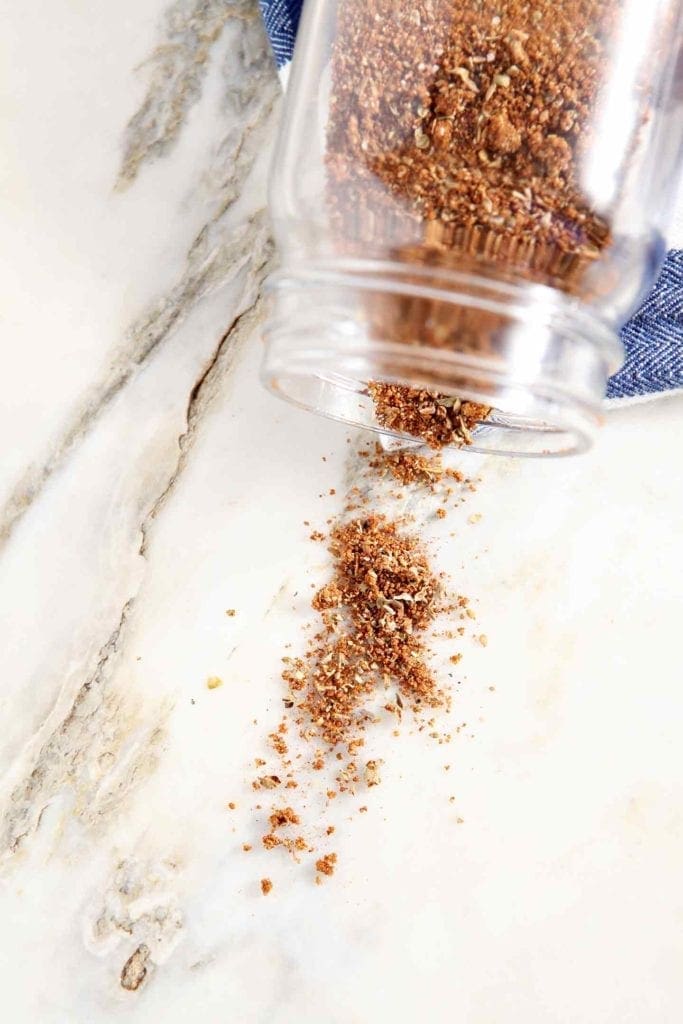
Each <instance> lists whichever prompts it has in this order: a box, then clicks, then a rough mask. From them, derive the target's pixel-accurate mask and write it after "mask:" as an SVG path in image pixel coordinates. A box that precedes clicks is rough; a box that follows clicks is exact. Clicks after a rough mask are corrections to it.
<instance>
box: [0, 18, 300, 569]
mask: <svg viewBox="0 0 683 1024" xmlns="http://www.w3.org/2000/svg"><path fill="white" fill-rule="evenodd" d="M219 9H220V10H221V11H222V12H223V14H222V17H219ZM256 13H257V5H256V3H255V0H253V2H252V0H237V2H236V3H234V4H230V5H229V6H228V7H227V8H226V5H225V3H223V2H220V0H217V2H209V3H206V2H197V3H193V4H186V3H182V2H181V3H179V4H177V5H176V6H175V7H174V8H173V9H172V11H171V12H170V13H169V15H168V19H169V20H168V25H169V26H174V25H175V26H176V27H175V29H174V31H176V32H178V33H180V34H181V36H182V35H183V33H185V34H188V33H189V34H190V35H191V36H192V38H193V39H195V44H196V45H190V43H189V42H186V45H185V46H180V43H179V42H178V41H177V46H178V50H177V53H175V56H174V60H173V63H172V65H169V64H165V65H164V67H165V71H164V73H163V74H161V73H158V74H157V73H155V74H154V75H153V77H152V83H151V84H150V88H149V91H148V94H147V97H146V98H145V100H144V102H143V105H142V107H141V108H140V110H139V111H138V113H137V114H136V115H135V117H134V118H133V119H132V122H131V124H132V123H135V124H136V129H135V138H136V139H137V140H138V143H137V144H138V146H141V145H142V141H141V140H142V139H143V138H145V139H146V140H147V147H146V150H145V153H146V154H147V155H149V154H152V153H153V154H155V155H156V156H159V155H160V154H161V153H162V152H165V151H166V149H167V148H168V146H170V144H171V142H172V141H173V140H175V139H176V138H177V137H178V135H179V133H180V131H181V129H182V126H183V123H184V117H185V115H186V113H187V109H189V108H185V107H184V106H182V105H181V106H180V107H179V106H178V103H177V100H176V99H174V98H173V88H172V86H173V82H174V81H176V79H178V80H179V81H181V82H185V83H187V82H189V81H192V82H194V86H193V90H194V91H193V92H192V95H193V97H194V99H193V102H196V100H197V99H198V98H199V91H200V82H201V76H199V77H197V69H196V67H195V65H196V64H197V62H198V59H199V58H198V54H200V53H201V61H199V63H200V65H201V67H202V68H204V69H205V66H206V62H207V60H208V57H209V49H208V48H209V46H210V43H211V42H213V41H215V40H216V39H217V38H218V36H219V35H220V28H222V26H223V24H224V23H225V22H226V21H227V20H228V19H229V18H234V19H236V24H237V25H238V27H239V37H238V40H237V41H236V45H235V46H233V47H231V49H230V53H229V55H228V57H227V58H226V60H225V61H224V63H223V65H222V69H221V70H222V76H223V80H224V90H225V100H224V104H225V115H226V116H225V122H224V124H223V125H221V127H222V128H223V130H224V135H223V137H222V138H218V139H217V142H216V144H215V147H214V157H213V161H212V164H211V166H210V167H209V168H208V170H205V171H202V172H201V173H200V183H201V185H202V187H203V188H204V189H205V191H207V192H208V194H209V195H210V199H211V202H210V215H209V217H208V219H207V221H206V223H205V224H204V226H203V227H202V228H201V230H200V231H199V232H198V233H197V235H196V237H195V238H194V240H193V242H192V244H191V246H190V248H189V250H188V253H187V258H186V268H185V271H184V273H183V274H182V276H181V278H180V279H179V280H178V281H177V282H176V283H175V284H174V285H172V286H171V287H170V288H169V290H168V291H167V292H166V293H165V294H163V295H161V296H160V297H159V299H158V300H157V301H156V302H155V303H153V304H152V306H151V307H150V308H149V309H148V310H147V311H145V312H144V313H142V314H141V315H140V316H139V317H138V319H137V320H136V321H135V322H134V323H133V324H131V326H130V328H129V329H128V331H127V332H126V337H125V339H124V340H123V341H122V343H121V345H120V347H119V351H118V353H116V354H115V355H114V356H113V358H112V360H111V363H110V366H109V368H108V370H107V372H106V374H105V375H104V377H103V378H102V379H101V380H100V381H98V382H97V383H96V384H94V385H93V386H92V387H91V388H90V390H89V392H88V393H87V394H86V395H84V397H83V400H82V402H81V404H80V407H79V408H78V409H77V410H76V412H75V413H74V414H73V415H72V416H71V417H70V419H69V421H68V422H67V423H66V424H65V425H64V427H63V430H62V432H61V435H60V436H59V437H58V438H56V439H55V441H54V444H53V446H52V450H51V451H50V452H49V453H48V454H47V456H46V458H45V459H44V461H43V462H42V463H40V464H34V465H32V466H30V467H29V468H28V470H27V471H26V472H25V474H24V476H23V477H22V478H21V479H20V480H19V481H18V482H17V484H16V485H15V487H14V488H13V490H12V492H11V494H10V496H9V498H8V499H7V501H6V502H5V504H4V507H2V508H1V509H0V550H2V547H3V546H4V544H5V543H6V542H7V541H8V539H9V538H10V536H11V535H12V532H13V530H14V527H15V526H16V524H17V523H18V522H19V521H20V519H21V518H22V516H23V515H24V514H25V512H26V511H27V509H28V508H30V506H31V505H32V504H33V502H34V501H35V500H36V498H37V497H38V496H39V495H40V493H41V491H42V489H43V487H44V485H45V483H46V482H47V481H48V480H49V479H50V477H51V476H52V474H53V473H54V472H55V471H56V470H57V469H59V467H60V466H61V465H62V464H63V462H64V460H65V458H66V457H67V456H68V455H69V453H70V452H71V451H72V450H73V447H74V446H75V445H77V444H78V442H79V439H81V438H82V437H83V436H84V434H85V433H86V432H87V431H88V429H89V428H90V427H91V426H92V425H93V423H94V422H95V420H96V419H97V417H98V416H99V415H100V414H101V413H102V412H103V410H104V409H105V408H107V406H108V405H109V403H110V402H111V401H112V399H113V398H114V397H115V396H116V395H117V394H118V393H119V392H120V391H121V390H122V389H123V388H124V387H125V386H126V384H127V383H128V382H129V381H130V380H131V378H132V377H133V376H134V374H135V373H136V372H137V371H138V370H139V369H140V367H141V366H143V365H144V364H145V363H146V361H147V360H148V359H149V357H150V355H151V354H152V353H153V352H154V351H155V350H157V349H158V348H159V346H161V345H163V343H164V341H165V340H166V339H167V338H168V336H169V333H170V332H171V331H172V329H173V328H174V326H176V325H177V324H178V323H179V322H180V321H182V320H183V319H184V318H185V317H186V316H187V315H188V314H189V312H190V311H191V310H192V309H193V308H194V307H195V306H196V305H197V303H199V302H200V301H201V300H202V299H203V298H204V297H206V296H207V295H209V294H211V292H212V291H213V290H214V289H216V288H217V287H219V286H222V285H224V284H226V283H227V282H228V281H230V280H233V279H234V278H235V277H236V276H237V275H238V274H239V273H241V272H242V271H243V270H244V269H248V270H249V271H250V272H253V273H255V274H256V275H257V276H259V277H260V276H261V267H260V266H259V265H258V264H259V262H262V260H261V253H262V252H263V250H264V248H267V247H268V245H269V242H268V232H267V222H266V218H265V213H264V211H263V210H261V211H258V212H256V213H255V214H254V215H252V216H251V217H249V218H248V219H247V220H246V221H245V220H239V219H237V218H236V217H235V216H234V215H233V214H234V210H233V207H234V205H235V201H236V200H237V198H238V197H239V196H240V194H241V190H242V187H243V185H244V182H245V181H246V179H247V177H248V176H249V174H250V173H251V172H252V170H253V168H254V164H255V161H256V160H257V159H258V158H261V159H263V153H264V149H267V140H268V139H269V137H270V136H271V135H272V125H273V112H274V107H275V104H276V101H277V99H278V97H279V94H280V88H279V83H278V80H277V76H276V74H275V70H274V67H273V62H272V56H271V54H270V51H269V48H268V42H267V39H266V38H265V34H264V31H263V27H262V25H261V23H260V21H259V20H258V19H257V18H256V16H255V15H256ZM168 31H169V28H168V27H167V29H166V30H165V34H166V35H168ZM200 41H201V47H200ZM166 46H170V43H169V42H168V40H166V42H165V43H164V44H162V47H161V49H162V50H163V49H164V47H166ZM155 52H156V51H155ZM171 68H172V69H173V72H174V75H171ZM193 69H194V70H193ZM169 75H171V77H169ZM174 76H175V77H174ZM183 88H185V89H187V88H189V86H188V85H187V84H186V85H185V86H184V87H183ZM171 108H172V109H173V110H174V111H175V114H174V116H173V117H171V116H170V113H169V110H170V109H171ZM152 110H154V111H155V112H156V113H155V115H154V116H152V114H151V111H152ZM145 112H146V114H145V116H143V114H144V113H145ZM181 113H182V116H181ZM160 124H164V125H165V126H166V127H165V128H164V132H163V134H162V135H161V136H160V135H159V132H160V130H161V129H160ZM130 131H131V128H130V124H129V126H128V128H127V129H126V139H127V140H128V141H127V142H126V143H125V146H126V147H128V146H130V144H131V143H130V138H129V135H130ZM164 139H165V140H166V144H165V145H163V146H162V142H163V140H164ZM145 158H146V157H145ZM142 161H143V157H142V156H141V157H140V159H139V160H138V162H137V163H136V173H137V171H138V170H139V167H140V165H141V163H142ZM124 164H125V160H124ZM134 177H135V175H132V176H131V177H130V180H131V181H132V180H133V178H134ZM254 259H255V260H256V266H255V267H254V266H253V265H252V264H253V261H254Z"/></svg>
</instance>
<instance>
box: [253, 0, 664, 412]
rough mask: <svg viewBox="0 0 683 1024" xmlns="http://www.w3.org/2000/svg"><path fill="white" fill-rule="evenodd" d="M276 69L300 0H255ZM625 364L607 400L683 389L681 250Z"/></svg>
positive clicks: (634, 325) (628, 330)
mask: <svg viewBox="0 0 683 1024" xmlns="http://www.w3.org/2000/svg"><path fill="white" fill-rule="evenodd" d="M259 2H260V5H261V11H262V14H263V19H264V21H265V24H266V29H267V31H268V35H269V37H270V41H271V45H272V47H273V52H274V54H275V58H276V60H277V64H278V67H282V66H283V65H284V64H286V63H287V62H288V61H289V60H291V57H292V52H293V50H294V40H295V38H296V30H297V28H298V25H299V17H300V15H301V7H302V5H303V0H259ZM621 340H622V341H623V343H624V346H625V348H626V363H625V364H624V366H623V367H622V368H621V370H619V372H618V373H616V374H615V375H614V376H613V377H612V378H610V381H609V383H608V386H607V397H608V398H636V397H639V396H641V395H651V394H655V393H656V392H661V391H670V390H673V389H677V388H683V250H680V249H671V250H670V251H669V252H668V254H667V256H666V259H665V260H664V264H663V266H662V269H661V273H660V275H659V278H658V280H657V282H656V284H655V286H654V288H653V289H652V291H651V292H650V294H649V295H648V297H647V299H646V300H645V302H644V303H643V304H642V306H641V307H640V309H639V310H638V312H637V313H636V314H635V315H634V316H633V317H632V318H631V319H630V320H629V321H628V323H626V324H625V325H624V327H623V328H622V331H621Z"/></svg>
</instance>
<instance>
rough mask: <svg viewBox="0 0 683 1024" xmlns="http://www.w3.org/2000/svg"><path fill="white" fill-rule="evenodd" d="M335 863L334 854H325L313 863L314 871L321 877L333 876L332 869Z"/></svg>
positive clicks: (335, 855) (335, 857)
mask: <svg viewBox="0 0 683 1024" xmlns="http://www.w3.org/2000/svg"><path fill="white" fill-rule="evenodd" d="M336 863H337V854H336V853H326V854H325V856H324V857H320V859H319V860H317V861H316V862H315V869H316V871H319V872H320V874H321V875H333V874H334V868H335V865H336Z"/></svg>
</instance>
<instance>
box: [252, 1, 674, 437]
mask: <svg viewBox="0 0 683 1024" xmlns="http://www.w3.org/2000/svg"><path fill="white" fill-rule="evenodd" d="M682 28H683V11H682V5H681V3H680V2H679V0H648V2H647V3H646V2H645V0H563V3H561V4H558V3H557V2H556V0H307V3H306V4H305V6H304V13H303V18H302V24H301V27H300V30H299V38H298V42H297V49H296V54H295V58H294V63H293V67H292V74H291V79H290V82H289V88H288V90H287V97H286V103H285V111H284V117H283V122H282V127H281V133H280V138H279V143H278V146H277V150H276V156H275V162H274V168H273V173H272V177H271V192H270V206H271V212H272V218H273V224H274V230H275V236H276V241H277V243H278V246H279V251H280V254H281V269H280V270H279V271H278V272H277V273H276V274H275V275H274V276H273V277H272V278H271V280H270V282H269V290H270V302H271V308H270V312H269V318H268V321H267V323H266V327H265V335H266V355H265V359H264V364H263V379H264V382H265V383H266V385H267V386H268V387H269V388H270V389H271V390H272V391H273V392H274V393H276V394H278V395H281V396H282V397H284V398H286V399H289V400H290V401H293V402H295V403H297V404H299V405H302V406H305V407H307V408H309V409H312V410H314V411H316V412H319V413H322V414H325V415H328V416H332V417H336V418H338V419H342V420H344V421H347V422H349V423H353V424H359V425H362V426H366V427H370V428H373V429H377V430H381V431H383V432H385V433H386V432H389V433H391V434H393V435H394V436H397V437H411V438H415V437H417V438H423V439H425V440H427V441H428V442H429V443H432V442H431V440H430V438H432V439H435V438H436V437H437V435H438V442H437V441H436V440H435V443H438V444H454V445H463V444H464V445H467V446H469V447H471V449H472V450H474V451H480V452H500V453H506V454H520V455H521V454H523V455H558V454H570V453H573V452H578V451H582V450H584V449H585V448H587V447H588V446H589V445H590V443H591V440H592V437H593V435H594V432H595V429H596V427H597V426H598V424H599V422H600V419H601V410H602V406H603V399H604V395H605V388H606V383H607V379H608V377H609V376H610V375H611V374H612V373H614V372H615V371H616V370H617V369H618V368H619V367H620V365H621V363H622V360H623V352H622V347H621V344H620V342H619V339H618V334H617V332H618V329H619V327H620V326H621V324H622V323H623V322H624V321H625V320H626V319H627V318H628V316H629V315H630V313H631V312H632V311H633V310H634V309H635V308H636V306H637V305H638V303H639V302H640V301H641V299H642V298H643V297H644V295H645V294H646V292H647V290H648V289H649V287H650V286H651V284H652V282H653V280H654V277H655V275H656V272H657V269H658V266H659V263H660V261H661V259H662V257H663V254H664V241H663V231H664V226H665V223H666V217H667V214H668V213H669V211H670V208H671V204H672V201H673V198H674V192H675V185H676V180H677V172H678V169H679V165H680V163H681V142H682V139H683V64H681V61H680V52H681V50H682V45H681V30H682ZM423 428H424V429H423Z"/></svg>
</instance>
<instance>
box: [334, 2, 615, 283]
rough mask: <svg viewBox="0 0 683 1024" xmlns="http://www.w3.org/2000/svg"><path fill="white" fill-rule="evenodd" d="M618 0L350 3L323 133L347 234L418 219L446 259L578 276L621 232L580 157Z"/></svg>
mask: <svg viewBox="0 0 683 1024" xmlns="http://www.w3.org/2000/svg"><path fill="white" fill-rule="evenodd" d="M620 7H621V4H620V3H618V2H616V0H565V2H563V3H562V4H558V3H556V2H555V0H534V2H533V3H529V0H477V2H476V3H475V2H468V3H462V4H461V3H456V2H455V0H346V2H345V3H344V4H342V5H340V8H339V15H338V22H337V31H336V36H335V43H334V47H333V58H332V93H331V101H330V117H329V124H328V133H327V169H328V202H329V204H330V210H331V214H332V218H333V223H334V224H335V226H336V228H337V231H338V233H339V236H340V238H341V239H347V240H351V239H354V240H357V241H358V240H363V241H366V242H376V241H378V240H379V241H381V240H382V239H383V238H386V237H390V238H391V237H397V234H398V235H399V237H400V236H401V235H403V237H406V238H411V239H413V238H414V237H415V227H414V226H415V225H419V226H420V227H421V244H422V245H423V246H424V247H425V249H426V250H431V251H432V252H434V253H436V254H438V255H440V256H441V257H444V258H446V259H447V258H448V256H449V254H454V253H460V254H462V253H465V254H471V255H472V256H474V257H476V258H478V259H485V260H488V261H489V262H493V263H495V262H499V263H504V264H505V266H506V267H510V266H519V267H524V268H525V269H528V270H534V269H535V270H537V271H540V272H543V273H545V274H547V275H552V276H554V277H557V278H558V279H559V280H561V281H563V282H564V284H565V286H567V284H568V281H569V279H570V278H571V277H572V276H573V275H574V274H575V271H576V270H577V268H583V269H585V267H586V266H587V265H588V264H589V263H590V262H591V261H592V260H594V259H595V258H596V256H597V255H598V254H599V252H600V250H601V249H602V248H604V246H605V245H606V244H607V243H608V242H609V237H610V236H609V227H608V224H607V223H606V221H605V219H604V218H603V217H601V216H600V215H599V214H597V213H596V212H595V210H593V209H592V208H591V205H590V202H589V201H588V200H587V198H586V197H585V196H584V194H583V193H582V190H581V186H580V166H581V161H582V157H583V155H584V153H585V150H586V146H587V144H588V142H589V139H590V132H591V127H592V125H591V121H592V115H593V113H594V108H595V100H596V95H597V91H598V89H599V87H600V84H601V71H602V69H603V68H604V66H605V64H606V62H607V60H608V59H609V57H608V55H609V52H610V46H611V44H612V40H613V34H614V31H615V27H616V25H617V19H618V16H619V9H620ZM402 221H403V222H404V230H403V231H401V229H400V227H399V225H400V224H401V222H402ZM389 224H393V231H391V230H389ZM410 224H412V225H413V228H412V230H409V228H408V225H410ZM418 244H420V243H418Z"/></svg>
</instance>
